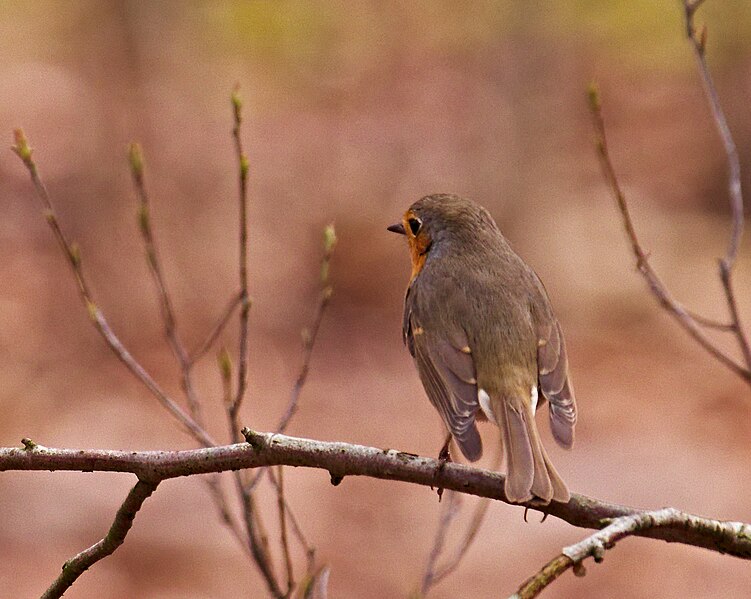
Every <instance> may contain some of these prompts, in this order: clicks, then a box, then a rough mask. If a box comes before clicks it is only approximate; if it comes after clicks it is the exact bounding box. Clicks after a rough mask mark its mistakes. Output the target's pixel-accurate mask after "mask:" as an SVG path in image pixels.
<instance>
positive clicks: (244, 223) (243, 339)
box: [229, 89, 250, 441]
mask: <svg viewBox="0 0 751 599" xmlns="http://www.w3.org/2000/svg"><path fill="white" fill-rule="evenodd" d="M232 114H233V116H234V127H233V128H232V137H233V139H234V141H235V153H236V155H237V164H238V172H239V184H240V191H239V202H240V335H239V337H240V340H239V350H238V358H237V361H238V367H237V394H236V395H235V398H234V401H233V402H232V403H231V404H230V406H229V415H230V420H231V421H232V423H233V424H236V423H237V414H238V411H239V410H240V405H241V404H242V401H243V399H244V397H245V389H246V387H247V384H248V315H249V312H250V299H249V295H248V168H249V163H248V157H247V156H246V155H245V152H244V150H243V142H242V135H241V130H240V125H241V124H242V100H241V99H240V95H239V93H238V90H237V89H235V90H234V91H233V92H232ZM237 428H239V427H237V426H235V429H237ZM240 438H241V437H240V431H239V430H233V432H232V440H233V441H238V440H239V439H240Z"/></svg>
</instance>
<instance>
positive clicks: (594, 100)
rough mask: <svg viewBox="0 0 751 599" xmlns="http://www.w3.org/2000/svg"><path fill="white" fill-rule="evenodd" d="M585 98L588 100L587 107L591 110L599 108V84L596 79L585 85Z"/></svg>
mask: <svg viewBox="0 0 751 599" xmlns="http://www.w3.org/2000/svg"><path fill="white" fill-rule="evenodd" d="M587 99H588V100H589V109H590V110H592V111H593V112H597V111H599V110H600V86H599V85H597V82H596V81H592V82H591V83H590V84H589V85H588V86H587Z"/></svg>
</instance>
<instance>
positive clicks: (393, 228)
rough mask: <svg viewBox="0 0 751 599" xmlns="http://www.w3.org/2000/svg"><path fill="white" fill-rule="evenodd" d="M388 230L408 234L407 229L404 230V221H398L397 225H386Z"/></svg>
mask: <svg viewBox="0 0 751 599" xmlns="http://www.w3.org/2000/svg"><path fill="white" fill-rule="evenodd" d="M386 230H387V231H391V232H392V233H399V235H406V234H407V233H406V231H405V230H404V225H403V224H402V223H396V224H395V225H389V226H388V227H386Z"/></svg>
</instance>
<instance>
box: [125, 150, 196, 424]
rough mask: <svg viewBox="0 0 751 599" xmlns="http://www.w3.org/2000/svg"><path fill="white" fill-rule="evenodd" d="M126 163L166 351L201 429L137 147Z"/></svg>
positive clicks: (188, 367)
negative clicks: (128, 166)
mask: <svg viewBox="0 0 751 599" xmlns="http://www.w3.org/2000/svg"><path fill="white" fill-rule="evenodd" d="M128 160H129V162H130V172H131V175H132V177H133V187H134V188H135V192H136V196H137V197H138V229H139V231H140V232H141V238H142V239H143V245H144V249H145V250H146V262H147V263H148V265H149V271H150V272H151V278H152V279H153V281H154V286H155V287H156V289H157V294H158V296H159V307H160V309H161V314H162V320H163V321H164V336H165V337H166V338H167V342H168V343H169V346H170V349H171V350H172V353H173V354H174V356H175V359H176V360H177V363H178V365H179V366H180V373H181V382H182V388H183V391H184V392H185V396H186V398H187V399H188V408H189V409H190V413H191V415H192V416H193V418H194V420H195V421H196V422H197V423H198V424H200V425H201V426H205V425H204V423H203V419H202V418H201V406H200V401H199V400H198V396H197V394H196V391H195V388H194V386H193V381H192V380H191V377H190V362H189V360H188V352H187V351H186V350H185V346H184V345H183V344H182V342H181V341H180V336H179V335H178V332H177V319H176V318H175V310H174V308H173V306H172V298H171V297H170V293H169V290H168V288H167V283H166V281H165V279H164V273H163V271H162V265H161V262H160V260H159V253H158V252H157V249H156V242H155V241H154V229H153V228H152V226H151V206H150V204H149V195H148V193H147V192H146V185H145V183H144V176H143V166H144V163H143V153H142V151H141V146H140V145H139V144H137V143H132V144H130V148H129V151H128Z"/></svg>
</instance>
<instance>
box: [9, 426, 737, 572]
mask: <svg viewBox="0 0 751 599" xmlns="http://www.w3.org/2000/svg"><path fill="white" fill-rule="evenodd" d="M243 432H244V434H245V436H246V438H247V440H248V443H237V444H234V445H225V446H219V447H210V448H201V449H189V450H184V451H112V450H77V449H50V448H46V447H42V446H40V445H36V444H34V443H33V442H31V441H29V440H28V439H27V440H26V443H25V447H26V448H4V449H0V472H2V471H9V470H26V471H29V470H50V471H58V470H66V471H71V470H72V471H82V472H95V471H96V472H105V471H106V472H131V473H133V474H135V475H136V476H138V477H139V479H141V480H144V481H151V482H155V481H161V480H165V479H169V478H176V477H179V476H191V475H194V474H206V473H208V472H222V471H225V470H238V469H243V468H259V467H262V466H277V465H285V466H301V467H307V468H319V469H323V470H327V471H328V473H329V475H330V476H331V477H333V479H334V480H335V481H337V482H338V481H340V480H341V479H342V478H344V477H346V476H368V477H372V478H379V479H385V480H398V481H403V482H409V483H413V484H419V485H423V486H425V487H435V486H436V485H439V486H441V487H443V488H444V489H450V490H453V491H458V492H460V493H467V494H470V495H477V496H479V497H488V498H490V499H496V500H499V501H505V502H507V500H506V498H505V496H504V494H503V482H504V476H503V475H502V474H500V473H498V472H492V471H489V470H482V469H479V468H472V467H470V466H465V465H464V464H456V463H446V464H443V466H442V467H440V466H441V464H440V462H439V461H438V460H435V459H432V458H428V457H422V456H418V455H414V454H411V453H405V452H401V451H396V450H394V449H378V448H376V447H366V446H363V445H352V444H349V443H341V442H326V441H314V440H311V439H301V438H297V437H289V436H287V435H280V434H275V433H258V432H253V431H250V430H248V429H244V431H243ZM514 505H516V504H514ZM518 505H519V506H520V507H527V508H529V509H530V510H536V511H539V512H545V513H547V514H549V515H550V516H555V517H556V518H560V519H561V520H565V521H566V522H568V523H569V524H572V525H574V526H578V527H581V528H594V529H600V528H602V527H603V523H604V522H605V521H607V520H612V519H615V518H620V517H622V516H629V515H637V514H642V513H644V512H645V511H646V510H640V509H636V508H631V507H626V506H621V505H616V504H611V503H607V502H604V501H600V500H597V499H593V498H590V497H586V496H584V495H578V494H572V497H571V500H570V501H569V502H568V503H557V502H553V503H551V504H550V505H548V506H539V505H533V504H531V503H530V504H518ZM634 534H637V535H639V536H644V537H650V538H655V539H662V540H665V541H669V542H676V543H683V544H686V545H693V546H696V547H704V548H706V549H711V550H712V551H718V552H721V553H726V554H728V555H732V556H735V557H739V558H743V559H751V524H746V523H742V522H727V521H721V520H713V519H709V518H702V517H699V516H691V520H690V526H684V525H683V524H680V525H679V524H675V525H666V526H663V527H660V528H652V529H647V530H639V531H637V532H635V533H634Z"/></svg>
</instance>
